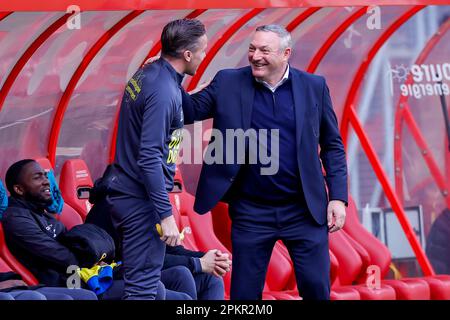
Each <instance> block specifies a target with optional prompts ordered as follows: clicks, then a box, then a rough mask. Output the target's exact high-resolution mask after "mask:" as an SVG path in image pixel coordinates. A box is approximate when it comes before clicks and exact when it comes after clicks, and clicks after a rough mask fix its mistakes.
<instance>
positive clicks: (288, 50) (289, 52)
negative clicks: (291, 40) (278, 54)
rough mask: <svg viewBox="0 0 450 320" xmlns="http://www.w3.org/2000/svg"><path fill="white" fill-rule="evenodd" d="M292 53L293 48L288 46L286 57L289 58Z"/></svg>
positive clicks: (285, 52)
mask: <svg viewBox="0 0 450 320" xmlns="http://www.w3.org/2000/svg"><path fill="white" fill-rule="evenodd" d="M291 53H292V49H291V48H289V47H287V48H286V49H284V57H285V58H286V59H287V60H289V57H290V56H291Z"/></svg>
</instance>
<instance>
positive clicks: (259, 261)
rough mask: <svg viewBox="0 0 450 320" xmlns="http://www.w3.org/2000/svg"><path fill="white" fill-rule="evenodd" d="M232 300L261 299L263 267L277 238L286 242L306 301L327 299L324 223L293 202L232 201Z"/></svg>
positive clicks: (328, 275) (328, 257)
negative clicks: (288, 203) (275, 204)
mask: <svg viewBox="0 0 450 320" xmlns="http://www.w3.org/2000/svg"><path fill="white" fill-rule="evenodd" d="M229 211H230V217H231V219H232V229H231V241H232V249H233V271H232V274H231V293H230V298H231V299H232V300H258V299H261V298H262V292H263V288H264V282H265V278H266V272H267V267H268V264H269V260H270V257H271V255H272V250H273V247H274V245H275V242H276V241H277V240H282V241H283V243H284V244H285V245H286V247H287V249H288V251H289V254H290V256H291V259H292V261H293V263H294V268H295V276H296V280H297V286H298V290H299V293H300V295H301V296H302V297H303V299H304V300H328V299H329V297H330V256H329V252H328V227H327V225H326V224H325V225H319V224H317V223H316V222H315V220H314V219H313V217H312V216H311V214H310V213H309V212H304V211H305V210H302V209H301V208H300V207H299V206H298V205H297V204H290V205H286V204H283V205H279V206H277V207H275V206H269V205H262V204H258V203H255V202H251V201H247V200H245V201H244V200H239V202H237V201H236V202H234V203H232V204H230V208H229Z"/></svg>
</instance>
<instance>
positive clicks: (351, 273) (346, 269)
mask: <svg viewBox="0 0 450 320" xmlns="http://www.w3.org/2000/svg"><path fill="white" fill-rule="evenodd" d="M329 243H330V250H331V251H332V252H333V254H334V255H335V256H336V258H337V260H338V262H339V268H338V277H337V286H351V288H352V289H354V290H357V291H358V293H359V295H360V297H361V299H362V300H395V299H396V294H395V290H394V289H393V288H392V287H390V286H388V285H384V284H382V285H380V287H379V288H374V289H372V288H369V287H367V286H366V285H353V284H354V283H355V282H356V279H358V277H359V276H360V274H361V270H365V269H364V268H363V266H364V264H363V260H362V259H361V256H360V255H359V254H358V252H357V251H356V250H355V249H353V247H352V245H351V242H350V241H349V240H348V239H347V237H346V234H345V233H344V232H340V231H338V232H333V233H330V237H329Z"/></svg>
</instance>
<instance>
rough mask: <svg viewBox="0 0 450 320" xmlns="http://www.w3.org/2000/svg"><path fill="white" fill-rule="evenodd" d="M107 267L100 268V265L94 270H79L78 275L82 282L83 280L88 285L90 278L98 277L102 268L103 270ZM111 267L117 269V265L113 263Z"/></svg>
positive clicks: (94, 267)
mask: <svg viewBox="0 0 450 320" xmlns="http://www.w3.org/2000/svg"><path fill="white" fill-rule="evenodd" d="M104 266H105V265H103V266H100V265H98V264H97V265H95V266H93V267H92V268H81V269H78V270H77V271H78V274H79V275H80V278H81V280H83V281H84V282H85V283H87V282H88V281H89V279H90V278H92V277H93V276H98V273H99V271H100V269H101V268H103V267H104ZM109 266H111V268H113V269H114V268H115V267H117V263H116V262H113V263H111V264H110V265H109Z"/></svg>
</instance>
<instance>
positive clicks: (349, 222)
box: [344, 197, 450, 300]
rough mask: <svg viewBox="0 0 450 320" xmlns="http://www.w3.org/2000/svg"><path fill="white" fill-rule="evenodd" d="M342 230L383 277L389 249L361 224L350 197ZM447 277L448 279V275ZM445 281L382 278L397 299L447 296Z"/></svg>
mask: <svg viewBox="0 0 450 320" xmlns="http://www.w3.org/2000/svg"><path fill="white" fill-rule="evenodd" d="M344 231H345V232H346V233H347V234H348V235H349V237H350V238H352V239H353V240H355V241H356V242H357V243H359V244H360V245H361V246H362V247H363V248H364V249H365V250H366V251H367V252H368V254H369V256H370V264H371V265H376V266H378V267H379V268H380V273H381V279H383V278H384V277H385V276H386V275H387V273H388V272H389V265H390V263H391V254H390V252H389V249H388V248H387V247H386V246H385V245H384V244H383V243H382V242H381V241H380V240H378V239H377V238H376V237H375V236H374V235H372V234H371V233H370V232H369V231H367V230H366V229H365V228H364V227H363V226H362V225H361V223H360V222H359V218H358V211H357V208H356V205H355V202H354V201H353V199H352V198H351V197H349V206H348V208H347V217H346V222H345V225H344ZM448 278H449V279H450V277H448ZM446 281H447V280H445V279H444V280H437V281H436V283H442V285H440V286H435V287H431V286H430V284H429V282H428V281H427V280H426V279H424V278H404V279H400V280H382V284H386V285H389V286H390V287H392V288H393V289H394V290H395V291H396V295H397V299H402V300H410V299H411V300H428V299H430V297H431V299H433V296H448V295H449V294H450V292H448V288H449V286H450V283H448V284H444V283H443V282H446ZM448 281H450V280H448ZM359 282H360V283H364V282H365V278H364V277H362V278H360V281H359ZM433 290H441V292H438V293H434V295H433ZM442 290H443V291H442ZM446 290H447V291H446Z"/></svg>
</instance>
